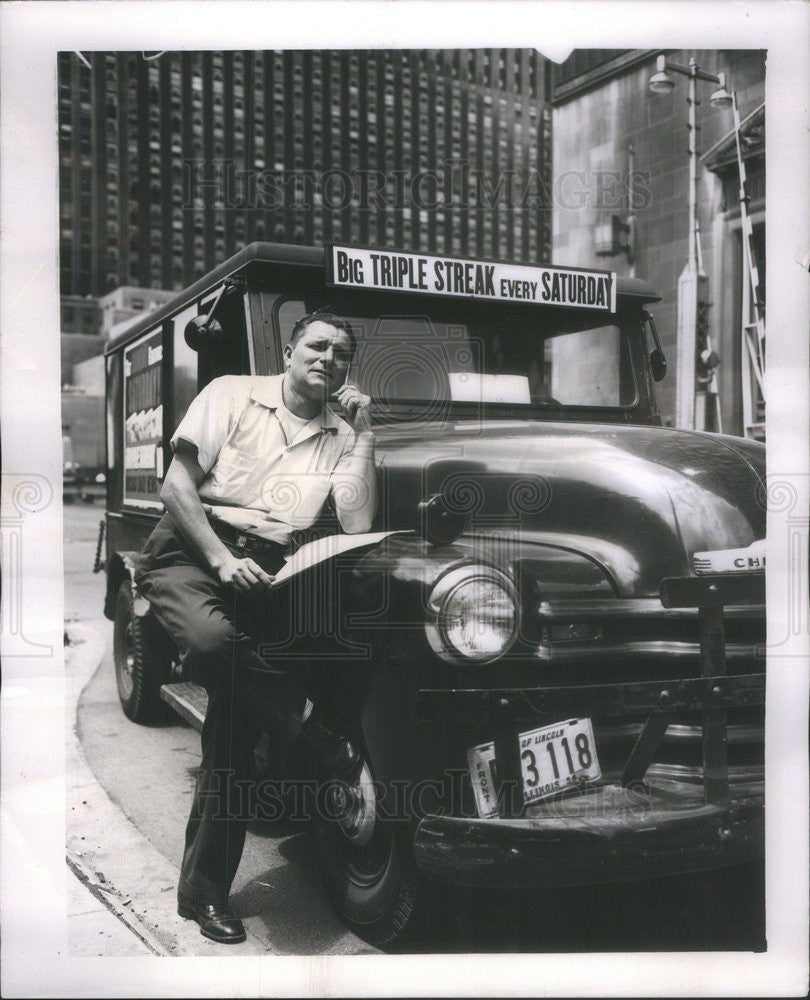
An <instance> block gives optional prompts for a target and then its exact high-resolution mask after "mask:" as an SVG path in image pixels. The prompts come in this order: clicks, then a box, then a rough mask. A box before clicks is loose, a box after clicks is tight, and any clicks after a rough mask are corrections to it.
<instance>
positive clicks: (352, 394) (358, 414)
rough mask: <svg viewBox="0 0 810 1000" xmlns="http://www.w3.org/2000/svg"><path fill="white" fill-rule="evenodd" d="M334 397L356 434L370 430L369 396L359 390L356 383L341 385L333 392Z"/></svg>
mask: <svg viewBox="0 0 810 1000" xmlns="http://www.w3.org/2000/svg"><path fill="white" fill-rule="evenodd" d="M335 399H336V400H337V401H338V402H339V403H340V405H341V406H342V407H343V411H344V413H345V414H346V419H347V420H348V421H349V424H350V425H351V427H352V430H353V431H354V432H355V433H356V434H363V433H367V432H369V431H370V430H371V412H370V409H369V407H370V406H371V397H370V396H366V395H365V394H364V393H362V392H360V390H359V389H358V388H357V386H356V385H342V386H341V387H340V388H339V389H338V390H337V392H336V393H335Z"/></svg>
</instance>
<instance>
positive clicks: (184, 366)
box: [172, 305, 197, 430]
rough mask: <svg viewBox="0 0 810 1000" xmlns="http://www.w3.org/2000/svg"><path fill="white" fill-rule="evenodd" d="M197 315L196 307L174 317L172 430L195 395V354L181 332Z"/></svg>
mask: <svg viewBox="0 0 810 1000" xmlns="http://www.w3.org/2000/svg"><path fill="white" fill-rule="evenodd" d="M196 315H197V306H196V305H194V306H192V307H191V308H189V309H184V310H183V311H182V312H181V313H179V314H178V315H177V316H175V317H174V320H173V323H174V330H173V333H172V349H173V357H174V377H173V399H172V406H173V410H172V425H173V426H172V430H174V428H175V427H176V426H177V425H178V424H179V423H180V421H181V420H182V419H183V417H184V416H185V413H186V410H187V409H188V408H189V404H190V403H191V401H192V399H194V397H195V396H196V395H197V352H196V351H192V349H191V348H190V347H189V346H188V344H187V343H186V340H185V337H184V336H183V332H184V330H185V328H186V323H187V322H188V321H189V320H190V319H191V317H192V316H196Z"/></svg>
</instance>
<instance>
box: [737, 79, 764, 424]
mask: <svg viewBox="0 0 810 1000" xmlns="http://www.w3.org/2000/svg"><path fill="white" fill-rule="evenodd" d="M731 100H732V109H733V112H734V142H735V146H736V150H737V169H738V170H739V175H740V220H741V223H742V246H743V269H744V271H745V274H746V277H747V280H748V295H746V294H745V293H744V294H743V301H742V307H743V308H742V317H741V324H742V329H741V331H740V332H741V335H742V350H743V356H744V357H747V358H748V363H749V365H750V366H751V372H752V373H753V375H754V378H755V379H756V381H757V385H758V386H759V391H760V394H761V396H762V401H763V403H764V402H765V317H764V315H763V311H762V302H761V301H760V299H759V296H758V293H757V289H758V288H759V271H758V270H757V261H756V254H755V251H754V228H753V226H752V225H751V219H750V217H749V215H748V202H749V200H750V195H749V194H748V178H747V175H746V172H745V162H744V161H743V155H742V146H741V144H740V111H739V108H738V107H737V95H736V94H735V93H734V92H733V91H732V94H731ZM749 296H750V298H749ZM748 302H750V304H751V306H752V307H753V314H754V319H753V322H751V321H750V320H749V316H747V315H746V312H747V310H746V305H747V303H748ZM743 378H745V368H743ZM743 423H744V425H745V433H746V435H747V436H752V434H751V430H752V428H753V427H754V426H755V424H756V423H757V421H756V414H755V413H754V411H753V406H752V401H751V393H750V390H749V389H748V387H747V386H746V385H743Z"/></svg>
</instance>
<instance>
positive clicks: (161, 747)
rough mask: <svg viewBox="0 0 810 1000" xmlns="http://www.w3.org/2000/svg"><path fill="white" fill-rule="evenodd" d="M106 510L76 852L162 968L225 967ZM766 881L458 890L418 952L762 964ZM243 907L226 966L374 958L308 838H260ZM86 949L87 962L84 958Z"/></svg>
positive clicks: (184, 732) (83, 542)
mask: <svg viewBox="0 0 810 1000" xmlns="http://www.w3.org/2000/svg"><path fill="white" fill-rule="evenodd" d="M102 516H103V508H102V506H101V505H84V504H77V505H69V506H66V507H65V516H64V537H65V577H66V585H65V608H66V621H67V632H68V635H69V636H70V646H69V648H68V656H67V662H68V670H69V671H72V672H73V675H74V676H73V679H74V681H75V685H74V688H75V718H74V720H73V725H74V727H75V730H74V731H75V734H76V737H77V748H78V749H77V762H76V763H75V765H74V771H73V773H72V774H71V775H68V778H69V781H68V784H69V796H68V852H69V854H70V852H71V851H73V852H74V854H75V855H78V856H79V863H80V865H81V866H82V869H83V871H85V873H89V875H88V877H89V878H90V880H91V881H93V880H95V883H96V885H95V887H94V888H95V890H96V892H95V895H96V897H97V898H100V899H103V900H106V901H108V903H109V907H108V908H109V909H110V912H112V913H114V914H117V915H118V916H119V919H121V921H122V926H125V927H128V928H129V929H130V931H131V933H133V935H136V936H137V935H139V934H140V935H141V937H142V939H143V940H145V941H146V942H147V944H148V945H149V946H150V947H151V948H152V950H157V951H159V952H161V953H164V954H172V955H199V954H206V955H212V954H221V953H222V950H223V946H220V945H215V944H213V943H212V942H209V941H206V940H205V939H203V938H202V937H201V936H200V935H199V933H198V931H197V928H196V925H194V924H192V923H191V922H187V921H183V920H182V919H181V918H179V917H178V916H177V914H176V911H175V891H176V879H177V873H178V869H179V864H180V856H181V850H182V839H183V829H184V826H185V820H186V816H187V814H188V805H189V801H190V795H191V790H192V785H193V779H194V772H195V767H196V765H197V762H198V759H199V737H198V735H197V733H196V732H195V731H194V729H192V728H191V727H190V726H188V725H186V724H185V723H183V722H182V721H181V720H180V719H175V718H173V717H172V718H169V719H167V721H166V722H165V723H164V724H161V725H159V726H149V727H144V726H138V725H135V724H134V723H132V722H130V721H129V720H128V719H126V717H125V716H124V715H123V712H122V711H121V708H120V705H119V703H118V697H117V691H116V687H115V680H114V673H113V666H112V655H111V642H112V623H111V622H109V621H107V620H106V619H104V618H103V616H102V603H103V593H104V574H103V572H102V573H99V574H93V573H92V564H93V557H94V554H95V547H96V539H97V533H98V524H99V521H100V519H101V517H102ZM762 883H763V873H762V871H761V869H759V868H757V869H753V868H745V869H733V870H730V871H728V872H726V873H721V874H714V873H712V874H705V875H699V876H693V877H688V878H678V879H659V880H650V881H647V882H641V883H637V884H633V885H630V886H626V885H623V886H609V887H603V888H596V889H594V888H588V889H580V890H575V891H573V890H565V891H563V890H555V891H554V893H553V894H547V893H542V892H533V893H516V894H506V893H480V892H461V891H447V892H442V893H441V894H440V896H439V901H438V903H437V906H436V909H435V912H434V914H433V919H432V920H431V922H430V926H428V927H426V928H425V929H424V932H423V934H421V935H420V936H418V937H417V940H416V941H414V942H412V943H411V944H410V945H409V950H411V951H415V952H422V953H427V952H434V953H435V952H443V953H462V952H558V951H564V952H568V951H583V952H591V951H647V950H655V951H658V950H674V949H677V950H734V949H740V950H760V949H761V948H762V947H763V945H764V916H763V912H764V904H763V895H764V890H763V884H762ZM232 902H233V905H234V907H235V909H236V910H237V912H239V913H240V915H242V916H243V918H244V919H245V923H246V927H247V930H248V940H247V941H246V942H245V943H244V944H241V945H237V946H232V947H229V948H228V954H265V953H268V952H269V953H274V954H279V955H315V954H333V955H334V954H346V955H349V954H369V953H373V952H374V951H375V949H373V948H371V947H370V946H369V945H368V944H366V943H365V942H363V941H361V940H360V939H359V938H357V937H356V936H354V935H353V934H351V933H349V932H348V931H347V930H346V929H345V928H344V927H343V925H342V924H341V923H340V921H339V920H338V918H337V917H336V915H335V914H334V912H333V911H332V909H331V907H330V904H329V901H328V899H327V896H326V893H325V891H324V888H323V885H322V883H321V879H320V874H319V871H318V865H317V862H316V859H315V857H314V854H313V850H312V846H311V843H310V838H309V836H308V833H307V830H306V829H302V828H301V827H300V825H299V826H296V825H295V824H292V823H290V822H289V821H287V820H285V821H283V822H280V823H269V822H263V823H254V824H252V826H251V829H250V832H249V834H248V839H247V844H246V849H245V854H244V858H243V862H242V864H241V866H240V869H239V873H238V876H237V881H236V883H235V885H234V890H233V894H232ZM83 946H84V945H83V943H82V942H76V948H77V949H79V950H80V949H81V948H82V947H83Z"/></svg>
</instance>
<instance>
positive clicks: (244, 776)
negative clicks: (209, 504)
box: [136, 514, 306, 903]
mask: <svg viewBox="0 0 810 1000" xmlns="http://www.w3.org/2000/svg"><path fill="white" fill-rule="evenodd" d="M144 555H145V556H146V560H145V563H144V568H143V569H142V570H140V571H139V572H138V574H137V575H136V583H137V586H138V589H139V591H140V592H141V593H142V594H143V595H144V596H145V597H147V598H148V599H149V602H150V604H151V606H152V610H153V612H154V614H155V617H156V618H157V620H158V621H159V622H160V624H161V625H162V626H163V627H164V628H165V629H166V631H167V632H168V633H169V634H170V635H171V636H172V638H173V639H174V640H175V642H176V643H177V645H178V646H179V648H180V650H181V652H183V653H184V654H185V656H186V658H187V659H186V665H187V666H190V668H191V675H192V677H193V678H194V679H195V680H197V681H198V682H199V683H201V684H203V685H204V687H205V689H206V691H207V692H208V710H207V713H206V717H205V723H204V725H203V729H202V761H201V764H200V770H199V773H198V776H197V781H196V786H195V789H194V798H193V802H192V806H191V815H190V816H189V820H188V825H187V827H186V841H185V851H184V854H183V863H182V867H181V870H180V884H179V891H180V893H181V894H182V895H183V896H185V897H186V898H188V899H191V900H193V901H194V902H197V903H223V902H225V900H227V897H228V893H229V891H230V888H231V884H232V883H233V879H234V876H235V874H236V869H237V867H238V865H239V860H240V858H241V856H242V849H243V847H244V843H245V834H246V832H247V819H248V811H247V809H248V806H247V801H248V799H249V798H250V796H248V795H246V794H245V793H246V790H247V789H248V787H249V786H250V784H251V782H252V781H253V780H254V779H255V763H254V748H255V746H256V742H257V740H258V738H259V735H260V733H262V732H269V733H275V734H277V735H278V736H280V737H281V738H283V737H285V736H288V737H289V736H292V735H293V734H294V733H295V732H296V731H297V729H298V728H300V720H301V716H302V713H303V709H304V705H305V703H306V696H305V694H304V692H303V689H302V688H301V686H300V684H299V683H298V682H297V681H296V679H295V678H293V677H292V676H291V675H290V674H289V673H287V672H285V671H279V670H274V669H273V668H272V666H271V665H270V664H269V663H268V662H267V661H266V660H265V659H263V658H262V657H261V656H260V655H259V653H258V652H257V650H256V644H257V642H258V641H260V639H261V635H262V625H263V623H264V622H265V621H266V620H267V616H268V615H272V614H273V612H274V601H273V595H272V594H269V593H268V592H267V591H265V590H263V589H262V591H261V592H260V593H257V594H249V595H241V594H239V595H237V594H236V592H235V591H233V590H231V589H230V588H226V587H223V586H222V584H220V583H219V581H218V580H217V579H216V578H215V577H214V576H213V575H212V574H211V573H210V572H209V570H208V569H207V568H206V567H205V565H204V564H203V562H202V560H200V559H199V558H198V557H197V556H196V555H195V554H194V553H193V551H192V550H191V547H190V546H189V545H188V544H187V543H186V542H185V541H184V539H183V537H182V535H181V534H180V532H179V531H178V530H177V528H176V526H175V524H174V523H173V521H172V519H171V517H170V516H169V515H168V514H167V515H165V516H164V517H163V518H162V519H161V521H160V522H159V523H158V525H157V527H156V528H155V530H154V531H153V532H152V534H151V535H150V537H149V539H148V540H147V543H146V546H145V547H144ZM253 558H255V559H256V561H257V562H260V563H262V562H263V563H264V568H265V569H266V570H267V571H268V572H272V571H273V570H275V569H277V568H278V566H279V565H280V563H281V558H282V557H281V550H280V548H279V551H278V553H277V554H276V558H275V559H274V557H273V553H270V556H269V557H266V556H265V557H263V558H257V557H255V556H254V557H253ZM273 563H275V565H273Z"/></svg>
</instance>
